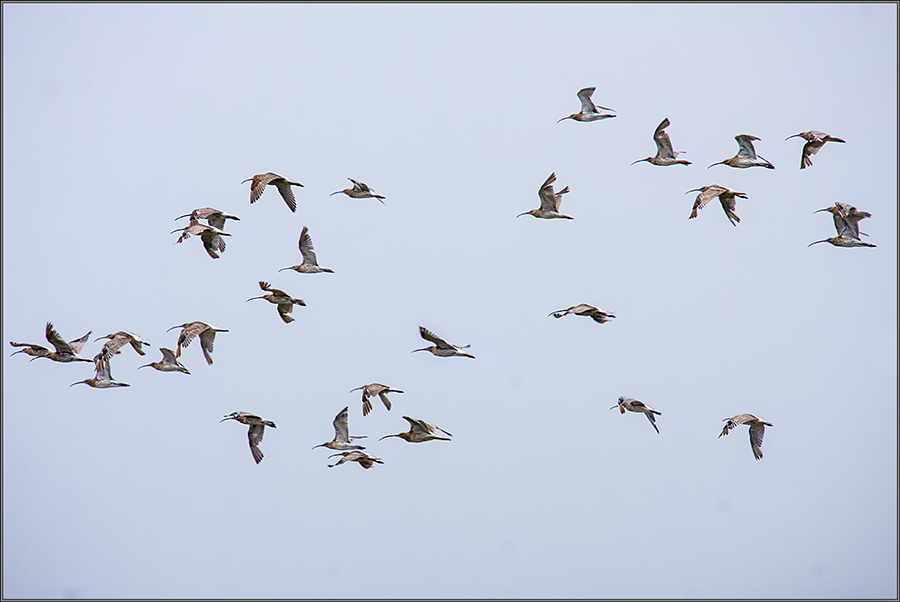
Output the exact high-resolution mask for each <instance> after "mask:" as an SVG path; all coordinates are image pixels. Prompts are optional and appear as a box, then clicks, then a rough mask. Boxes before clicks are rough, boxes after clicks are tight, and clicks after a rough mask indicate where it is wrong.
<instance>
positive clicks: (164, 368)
mask: <svg viewBox="0 0 900 602" xmlns="http://www.w3.org/2000/svg"><path fill="white" fill-rule="evenodd" d="M159 350H160V351H162V354H163V358H162V359H161V360H160V361H158V362H150V363H149V364H144V365H143V366H138V370H140V369H141V368H147V367H150V368H155V369H157V370H159V371H160V372H184V373H185V374H190V373H191V371H190V370H188V369H187V368H185V367H184V366H183V365H182V363H181V362H179V361H178V358H177V357H175V352H174V351H172V350H171V349H167V348H166V347H160V348H159Z"/></svg>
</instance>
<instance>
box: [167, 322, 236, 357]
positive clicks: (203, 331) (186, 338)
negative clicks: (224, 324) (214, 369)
mask: <svg viewBox="0 0 900 602" xmlns="http://www.w3.org/2000/svg"><path fill="white" fill-rule="evenodd" d="M175 328H180V329H181V334H179V335H178V346H177V347H176V348H175V357H176V358H179V357H181V348H182V347H187V346H188V345H190V344H191V341H193V340H194V337H196V336H197V335H200V349H202V350H203V357H204V358H205V359H206V363H207V364H209V365H212V363H213V359H212V355H211V354H212V352H213V343H214V342H215V340H216V333H217V332H228V330H227V329H225V328H217V327H215V326H213V325H211V324H207V323H206V322H200V321H196V322H185V323H184V324H179V325H178V326H173V327H172V328H170V329H169V330H174V329H175ZM169 330H167V331H166V332H169Z"/></svg>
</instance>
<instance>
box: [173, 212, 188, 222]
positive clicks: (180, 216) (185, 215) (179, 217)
mask: <svg viewBox="0 0 900 602" xmlns="http://www.w3.org/2000/svg"><path fill="white" fill-rule="evenodd" d="M190 216H191V214H190V213H185V214H184V215H179V216H178V217H176V218H175V219H174V220H172V221H176V222H177V221H178V220H180V219H181V218H183V217H190Z"/></svg>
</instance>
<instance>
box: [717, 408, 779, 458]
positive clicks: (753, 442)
mask: <svg viewBox="0 0 900 602" xmlns="http://www.w3.org/2000/svg"><path fill="white" fill-rule="evenodd" d="M723 420H724V421H725V428H723V429H722V432H721V433H719V437H721V436H722V435H727V434H728V431H730V430H731V429H733V428H735V427H737V426H739V425H741V424H747V425H750V447H751V448H753V457H754V458H756V459H757V460H759V459H760V458H762V457H763V453H762V444H763V435H765V434H766V427H767V426H772V424H771V423H770V422H766V421H765V420H760V419H759V418H757V417H756V416H754V415H753V414H738V415H737V416H735V417H734V418H723Z"/></svg>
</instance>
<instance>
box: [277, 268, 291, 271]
mask: <svg viewBox="0 0 900 602" xmlns="http://www.w3.org/2000/svg"><path fill="white" fill-rule="evenodd" d="M289 269H291V268H281V269H280V270H278V271H279V272H283V271H285V270H289Z"/></svg>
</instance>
